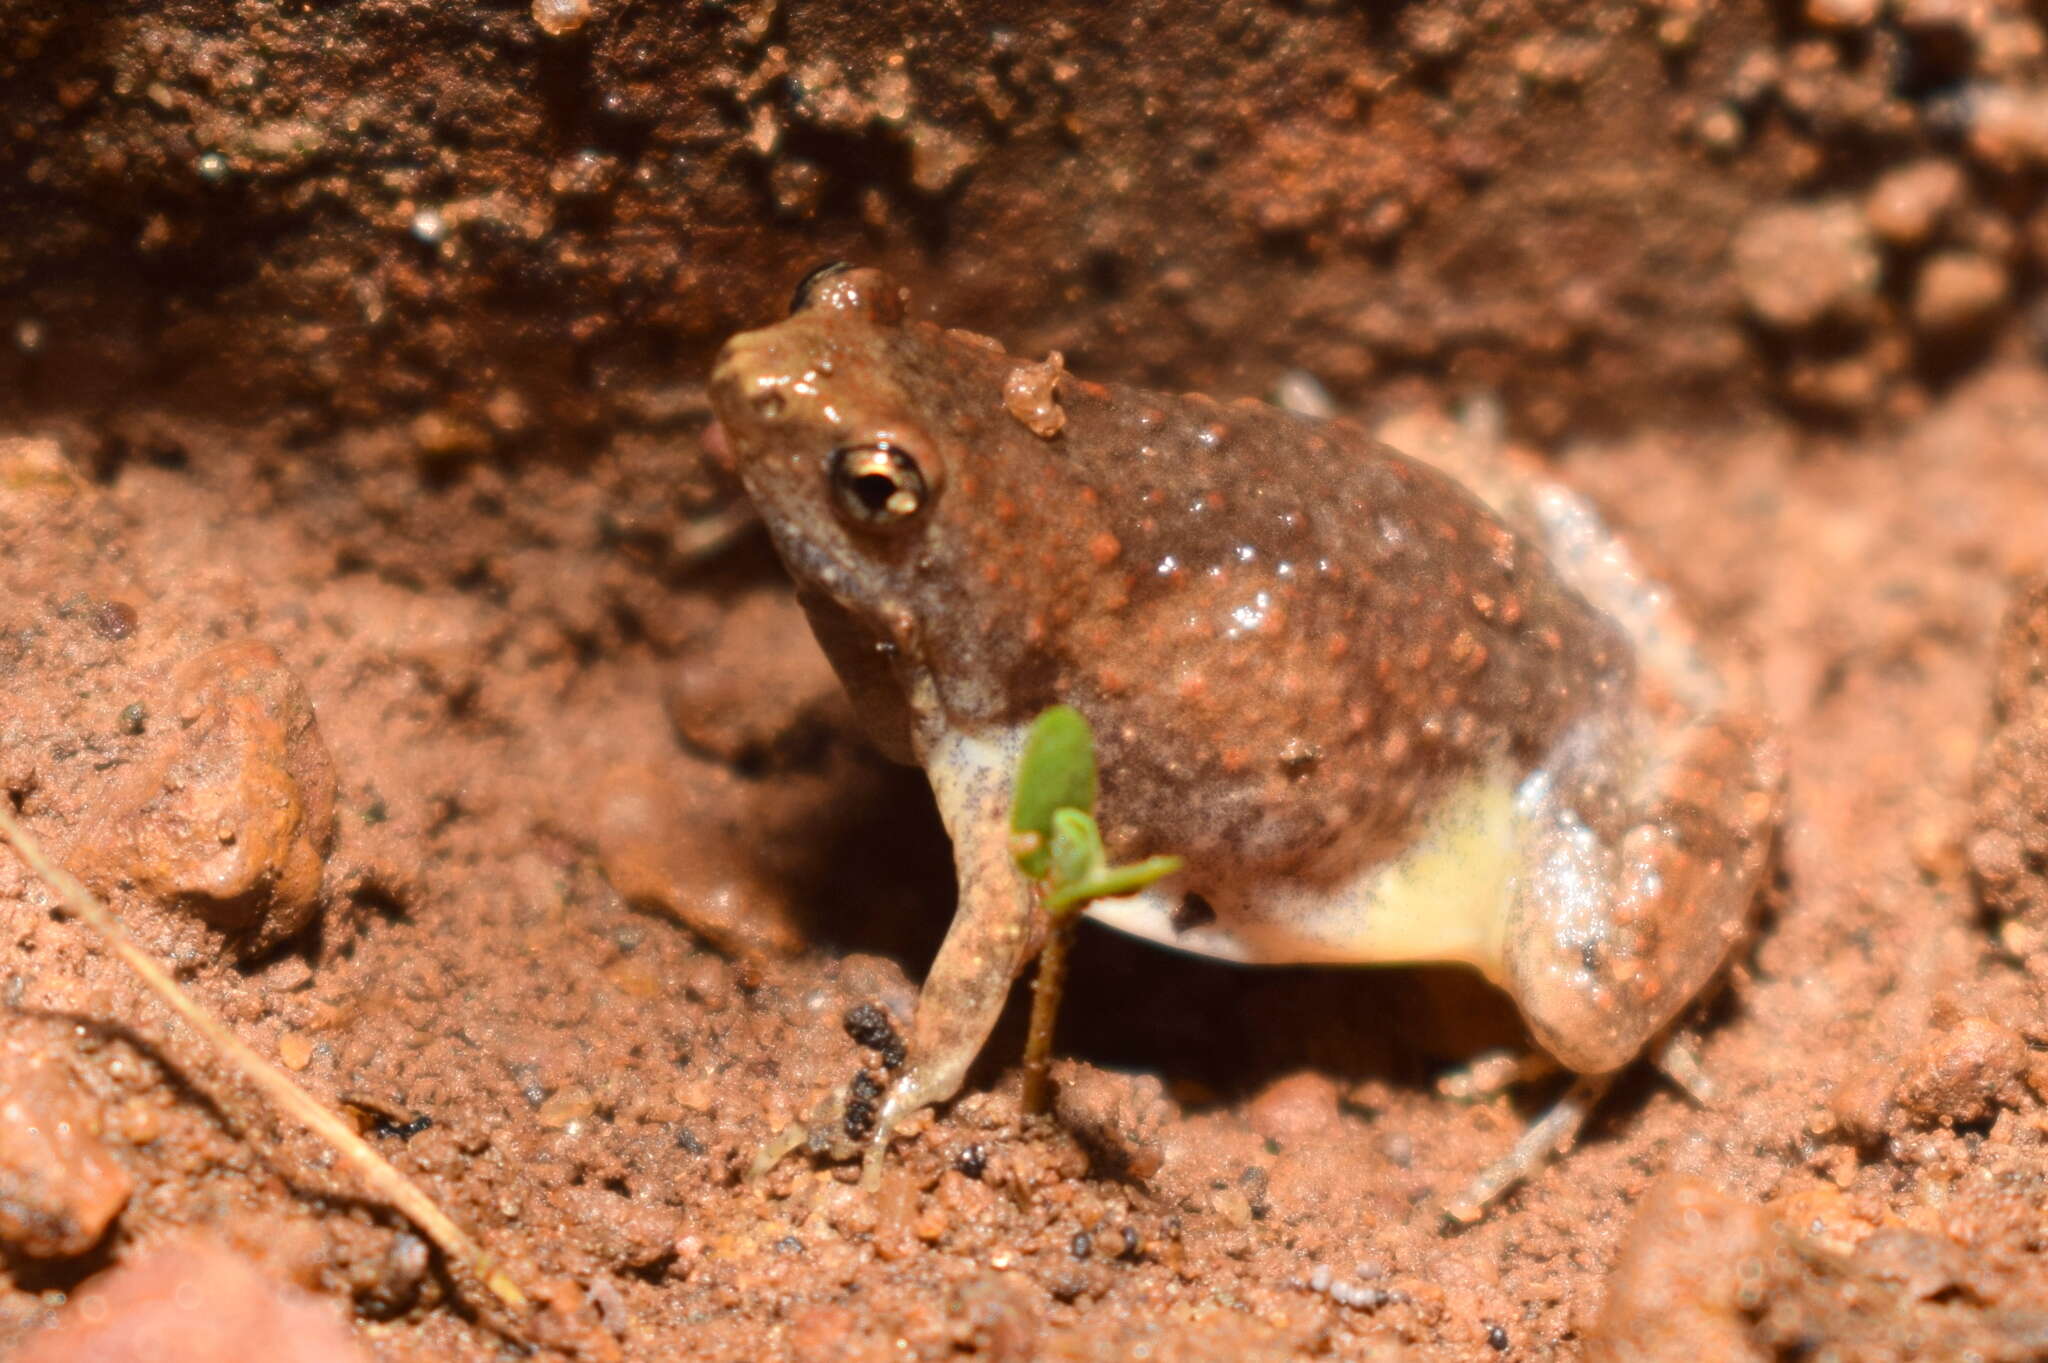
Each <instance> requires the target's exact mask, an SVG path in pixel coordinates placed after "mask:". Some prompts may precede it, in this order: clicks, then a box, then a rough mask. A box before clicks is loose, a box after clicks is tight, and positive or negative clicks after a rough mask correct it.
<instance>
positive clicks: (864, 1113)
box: [747, 1064, 966, 1190]
mask: <svg viewBox="0 0 2048 1363" xmlns="http://www.w3.org/2000/svg"><path fill="white" fill-rule="evenodd" d="M965 1069H966V1067H965V1066H964V1065H960V1066H947V1065H942V1064H934V1065H916V1064H913V1065H912V1066H911V1067H910V1069H908V1070H907V1071H905V1072H904V1073H903V1074H901V1075H898V1076H897V1077H896V1079H895V1081H894V1082H893V1083H891V1084H890V1085H889V1086H888V1088H887V1089H886V1090H885V1089H884V1088H883V1087H882V1085H881V1084H880V1083H879V1082H877V1081H876V1079H875V1078H874V1076H873V1075H872V1074H870V1073H869V1072H868V1071H866V1070H862V1071H861V1072H860V1073H858V1074H856V1075H854V1077H853V1078H852V1079H850V1080H848V1081H847V1082H846V1083H844V1084H841V1085H840V1086H839V1087H838V1088H836V1089H834V1090H833V1091H832V1092H830V1093H828V1094H826V1095H825V1096H824V1097H823V1098H821V1099H820V1100H819V1101H818V1103H817V1104H816V1106H814V1107H813V1108H812V1109H811V1111H810V1113H809V1115H807V1116H806V1117H805V1118H804V1119H803V1120H802V1121H797V1122H791V1123H790V1124H789V1125H788V1126H785V1127H784V1128H782V1130H781V1131H779V1132H777V1133H776V1134H775V1135H774V1136H773V1137H771V1138H770V1139H768V1140H767V1141H764V1142H763V1143H762V1145H761V1148H760V1149H759V1150H758V1151H756V1152H755V1154H754V1158H753V1162H752V1163H750V1164H749V1165H748V1166H747V1182H749V1183H758V1182H760V1180H761V1179H763V1178H765V1177H766V1176H767V1175H768V1173H769V1171H770V1170H772V1169H774V1168H775V1166H776V1165H778V1164H780V1163H782V1161H783V1160H785V1159H787V1158H788V1157H789V1156H790V1155H792V1154H794V1153H795V1152H796V1151H798V1150H808V1151H810V1153H811V1154H813V1155H816V1156H819V1157H822V1158H825V1159H832V1160H845V1159H851V1158H853V1156H854V1155H855V1154H859V1155H860V1157H861V1179H860V1181H861V1186H862V1187H864V1188H867V1189H869V1190H873V1189H875V1188H878V1187H880V1186H881V1182H882V1166H883V1164H884V1162H885V1161H886V1160H887V1158H888V1154H889V1139H890V1137H891V1136H893V1135H894V1134H895V1131H896V1128H897V1127H898V1126H901V1125H902V1124H903V1123H904V1122H905V1121H908V1120H909V1119H910V1118H911V1117H913V1116H915V1115H916V1114H918V1113H919V1112H922V1111H924V1110H925V1109H926V1108H928V1107H931V1106H932V1105H933V1104H935V1103H942V1102H944V1101H945V1100H946V1099H948V1098H950V1097H952V1096H953V1095H954V1094H955V1093H957V1092H958V1091H959V1089H960V1080H961V1078H962V1076H963V1074H964V1073H965Z"/></svg>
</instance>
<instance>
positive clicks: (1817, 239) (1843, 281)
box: [1732, 199, 1880, 331]
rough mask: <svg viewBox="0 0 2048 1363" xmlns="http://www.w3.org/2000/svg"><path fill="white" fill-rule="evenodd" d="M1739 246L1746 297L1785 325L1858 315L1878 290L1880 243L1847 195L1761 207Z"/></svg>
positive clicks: (1762, 315)
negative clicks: (1820, 201)
mask: <svg viewBox="0 0 2048 1363" xmlns="http://www.w3.org/2000/svg"><path fill="white" fill-rule="evenodd" d="M1732 250H1733V254H1734V264H1735V282H1736V286H1737V287H1738V288H1739V289H1740V290H1741V291H1742V299H1743V302H1744V303H1745V304H1746V305H1747V307H1748V308H1749V311H1750V312H1751V314H1753V315H1754V316H1755V317H1756V318H1757V319H1758V320H1759V321H1762V322H1765V323H1767V324H1769V325H1770V326H1773V327H1776V328H1778V329H1780V330H1784V331H1804V330H1806V329H1808V328H1810V327H1813V326H1816V325H1818V324H1819V323H1821V322H1823V321H1827V320H1831V319H1832V320H1854V319H1856V318H1859V317H1862V316H1863V315H1864V314H1865V313H1866V312H1867V310H1868V309H1869V307H1870V306H1871V304H1872V303H1873V302H1874V300H1875V298H1876V295H1877V285H1878V278H1879V274H1880V264H1879V261H1878V256H1877V246H1876V243H1875V242H1873V241H1872V240H1871V237H1870V230H1869V227H1868V225H1867V224H1866V223H1865V221H1864V215H1863V211H1862V209H1860V208H1859V207H1857V205H1855V204H1854V203H1851V202H1849V201H1848V200H1846V199H1832V200H1828V201H1826V202H1823V203H1795V204H1774V205H1772V206H1770V207H1767V208H1764V209H1761V210H1759V211H1758V212H1756V213H1754V214H1752V215H1751V216H1750V218H1749V220H1748V221H1747V222H1745V223H1743V225H1742V227H1741V229H1740V230H1739V231H1738V232H1737V233H1736V235H1735V241H1734V244H1733V248H1732Z"/></svg>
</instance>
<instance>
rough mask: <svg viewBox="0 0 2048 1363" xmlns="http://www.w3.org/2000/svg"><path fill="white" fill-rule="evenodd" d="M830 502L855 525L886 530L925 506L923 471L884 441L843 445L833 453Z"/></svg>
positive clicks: (907, 519) (907, 456)
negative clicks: (831, 499) (831, 496)
mask: <svg viewBox="0 0 2048 1363" xmlns="http://www.w3.org/2000/svg"><path fill="white" fill-rule="evenodd" d="M831 467H832V493H833V501H834V502H835V503H837V505H838V507H839V514H840V515H842V516H844V517H845V518H846V519H847V520H849V521H851V522H853V523H854V524H855V525H860V526H866V527H868V528H870V529H874V530H889V529H893V528H895V527H896V526H899V525H902V524H904V523H906V522H908V521H909V520H910V519H911V518H912V517H913V516H915V515H917V513H918V512H920V511H922V510H923V509H924V504H925V497H926V488H925V482H924V474H923V473H921V472H919V471H918V467H917V461H916V460H915V459H912V458H911V457H910V456H909V455H908V454H905V453H904V452H903V451H902V450H900V449H898V448H897V447H896V446H894V445H891V444H890V443H889V442H888V441H886V440H878V441H876V442H875V443H874V444H872V445H846V446H842V447H841V448H839V449H836V450H834V451H833V452H832V466H831Z"/></svg>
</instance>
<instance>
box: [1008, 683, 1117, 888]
mask: <svg viewBox="0 0 2048 1363" xmlns="http://www.w3.org/2000/svg"><path fill="white" fill-rule="evenodd" d="M1094 808H1095V735H1094V733H1093V732H1092V731H1091V730H1090V729H1089V727H1088V721H1087V720H1086V719H1083V718H1082V717H1081V712H1080V711H1079V710H1076V709H1074V707H1072V706H1071V705H1055V706H1053V707H1052V708H1051V709H1050V710H1047V711H1046V712H1045V713H1044V714H1042V715H1040V716H1039V717H1038V719H1037V720H1036V722H1034V723H1033V724H1032V726H1031V732H1030V734H1029V735H1028V736H1027V737H1026V738H1025V740H1024V752H1023V755H1022V756H1020V757H1019V758H1018V759H1017V786H1016V792H1015V794H1014V795H1012V797H1011V801H1010V831H1011V832H1012V833H1013V834H1015V835H1016V837H1015V839H1014V843H1013V847H1014V855H1015V857H1016V860H1017V867H1018V869H1019V870H1021V871H1023V872H1024V874H1025V875H1027V876H1030V877H1032V878H1033V879H1034V880H1036V879H1041V878H1043V877H1044V876H1045V874H1046V872H1047V870H1048V869H1050V867H1051V865H1052V837H1053V814H1054V813H1055V812H1056V811H1058V810H1061V809H1078V810H1082V811H1084V812H1085V811H1088V810H1092V809H1094ZM1098 841H1099V839H1098Z"/></svg>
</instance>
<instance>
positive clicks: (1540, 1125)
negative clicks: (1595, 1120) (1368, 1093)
mask: <svg viewBox="0 0 2048 1363" xmlns="http://www.w3.org/2000/svg"><path fill="white" fill-rule="evenodd" d="M1613 1082H1614V1076H1613V1075H1611V1074H1582V1075H1580V1076H1578V1077H1577V1078H1576V1079H1574V1080H1573V1081H1572V1086H1571V1087H1570V1088H1568V1089H1566V1090H1565V1094H1564V1097H1562V1098H1560V1099H1558V1100H1557V1101H1556V1102H1555V1103H1553V1104H1551V1105H1550V1109H1549V1110H1548V1111H1547V1112H1545V1113H1544V1114H1543V1115H1542V1116H1541V1117H1538V1118H1537V1119H1536V1120H1535V1121H1533V1122H1531V1123H1530V1124H1529V1129H1528V1130H1526V1131H1524V1132H1523V1133H1522V1135H1521V1139H1519V1140H1517V1141H1516V1142H1515V1147H1514V1149H1512V1150H1510V1151H1508V1153H1507V1154H1505V1155H1503V1156H1501V1157H1500V1158H1499V1159H1497V1160H1495V1161H1494V1162H1493V1163H1492V1164H1489V1165H1487V1166H1486V1168H1485V1169H1483V1170H1481V1171H1480V1174H1479V1177H1477V1178H1475V1179H1473V1180H1472V1181H1471V1182H1470V1183H1468V1184H1466V1185H1465V1190H1464V1191H1463V1192H1461V1193H1459V1194H1458V1196H1457V1197H1455V1198H1453V1199H1451V1201H1449V1202H1447V1203H1445V1204H1444V1215H1445V1216H1447V1217H1449V1218H1450V1219H1451V1220H1453V1221H1457V1222H1461V1223H1464V1224H1468V1225H1469V1224H1470V1223H1471V1222H1474V1221H1477V1220H1478V1219H1479V1218H1480V1217H1481V1216H1484V1215H1485V1214H1486V1208H1487V1206H1488V1205H1489V1204H1490V1203H1492V1202H1493V1200H1494V1199H1495V1198H1497V1197H1499V1196H1500V1195H1501V1194H1502V1193H1505V1192H1506V1191H1507V1190H1508V1189H1510V1188H1512V1187H1514V1186H1515V1185H1516V1184H1517V1183H1520V1182H1522V1181H1523V1180H1525V1179H1528V1178H1532V1177H1534V1176H1535V1175H1536V1174H1539V1173H1541V1172H1542V1171H1543V1166H1545V1165H1546V1164H1548V1163H1550V1161H1551V1160H1552V1159H1555V1158H1556V1157H1557V1156H1559V1155H1562V1154H1563V1153H1564V1152H1565V1151H1567V1150H1569V1149H1571V1148H1572V1142H1573V1141H1575V1140H1577V1139H1578V1135H1579V1129H1580V1128H1581V1127H1583V1126H1584V1125H1585V1124H1586V1118H1588V1117H1590V1116H1592V1115H1593V1109H1594V1108H1596V1107H1598V1106H1599V1105H1600V1100H1601V1099H1602V1098H1604V1097H1606V1096H1607V1089H1608V1087H1609V1086H1610V1085H1611V1084H1613Z"/></svg>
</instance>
